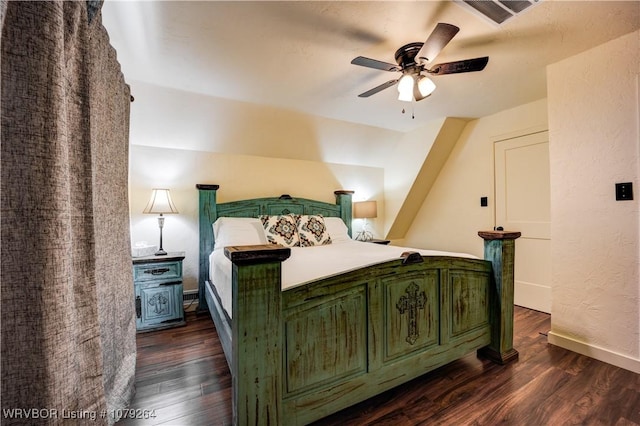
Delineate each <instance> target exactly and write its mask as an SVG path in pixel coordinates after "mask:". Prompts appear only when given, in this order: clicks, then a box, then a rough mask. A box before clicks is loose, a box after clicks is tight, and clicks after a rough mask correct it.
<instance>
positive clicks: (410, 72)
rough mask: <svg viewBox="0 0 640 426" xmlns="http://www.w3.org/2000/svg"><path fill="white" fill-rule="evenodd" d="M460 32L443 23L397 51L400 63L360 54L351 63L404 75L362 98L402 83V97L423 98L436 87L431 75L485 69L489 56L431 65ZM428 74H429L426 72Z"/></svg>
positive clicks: (400, 96)
mask: <svg viewBox="0 0 640 426" xmlns="http://www.w3.org/2000/svg"><path fill="white" fill-rule="evenodd" d="M458 31H460V28H458V27H456V26H455V25H451V24H445V23H442V22H441V23H439V24H438V25H436V28H435V29H434V30H433V32H432V33H431V35H429V37H428V38H427V41H425V42H424V43H420V42H415V43H409V44H405V45H404V46H402V47H401V48H400V49H398V50H397V51H396V53H395V58H396V62H397V63H398V65H394V64H390V63H387V62H383V61H378V60H376V59H371V58H365V57H364V56H358V57H357V58H354V59H353V60H352V61H351V63H352V64H354V65H360V66H363V67H368V68H374V69H377V70H383V71H391V72H402V76H400V78H397V79H394V80H389V81H387V82H386V83H383V84H381V85H379V86H376V87H374V88H373V89H370V90H367V91H366V92H364V93H361V94H359V95H358V96H359V97H361V98H368V97H369V96H371V95H375V94H376V93H378V92H380V91H382V90H384V89H387V88H389V87H391V86H394V85H395V84H396V83H397V84H398V92H399V93H400V94H399V96H398V99H399V100H401V101H407V102H410V101H412V100H414V99H415V100H416V101H421V100H422V99H424V98H426V97H427V96H430V95H431V93H432V92H433V91H434V90H435V88H436V86H435V84H434V83H433V82H432V81H431V79H429V78H428V77H427V75H445V74H458V73H465V72H474V71H482V70H483V69H484V67H485V66H486V65H487V63H488V62H489V57H488V56H484V57H481V58H474V59H464V60H461V61H454V62H445V63H442V64H436V65H433V66H431V67H427V66H428V64H429V63H430V62H431V61H433V60H434V59H435V57H436V56H438V54H439V53H440V51H441V50H442V49H443V48H444V47H445V46H446V45H447V44H448V43H449V42H450V41H451V39H453V37H454V36H455V35H456V34H457V33H458ZM425 74H426V75H425Z"/></svg>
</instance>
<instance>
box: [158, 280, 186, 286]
mask: <svg viewBox="0 0 640 426" xmlns="http://www.w3.org/2000/svg"><path fill="white" fill-rule="evenodd" d="M176 284H182V281H170V282H168V283H162V284H159V286H160V287H162V286H166V285H176Z"/></svg>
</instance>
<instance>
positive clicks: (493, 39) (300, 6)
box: [103, 0, 640, 132]
mask: <svg viewBox="0 0 640 426" xmlns="http://www.w3.org/2000/svg"><path fill="white" fill-rule="evenodd" d="M438 22H447V23H451V24H454V25H457V26H459V27H460V28H461V30H460V32H459V33H458V35H457V36H456V37H455V38H454V39H453V40H452V41H451V43H450V44H449V45H448V46H446V47H445V49H444V50H443V51H442V52H441V54H440V55H439V56H438V58H437V59H436V61H437V62H447V61H453V60H459V59H467V58H473V57H478V56H485V55H486V56H489V57H490V60H489V64H488V65H487V67H486V69H485V70H484V71H482V72H478V73H470V74H457V75H445V76H439V77H434V79H433V80H434V81H435V83H436V85H437V89H436V91H435V92H434V94H433V95H432V96H431V97H429V98H427V99H425V100H423V101H421V102H417V103H415V102H414V103H404V102H401V101H398V100H397V99H396V98H397V91H396V89H395V88H389V89H386V90H385V91H383V92H380V93H378V94H376V95H374V96H372V97H369V98H359V97H358V96H357V95H358V94H359V93H362V92H364V91H366V90H368V89H370V88H372V87H374V86H377V85H378V84H381V83H383V82H385V81H387V80H390V79H392V78H397V76H398V73H388V72H385V71H377V70H372V69H367V68H363V67H359V66H355V65H351V64H350V61H351V59H353V58H354V57H356V56H359V55H363V56H367V57H370V58H375V59H379V60H382V61H385V62H391V63H394V57H393V55H394V52H395V51H396V49H398V48H399V47H400V46H402V45H404V44H406V43H409V42H415V41H424V40H425V39H426V37H427V36H428V35H429V34H430V33H431V31H432V30H433V28H434V27H435V25H436V23H438ZM103 23H104V25H105V27H106V28H107V30H108V31H109V34H110V37H111V41H112V44H113V45H114V46H115V47H116V49H117V51H118V58H119V60H120V62H121V64H122V67H123V71H124V73H125V76H126V78H127V80H128V81H130V82H132V89H133V94H134V96H135V81H142V82H147V83H150V84H154V85H159V86H165V87H169V88H173V89H179V90H184V91H188V92H195V93H200V94H205V95H209V96H214V97H219V98H226V99H233V100H239V101H243V102H251V103H255V104H258V105H269V106H275V107H279V108H286V109H290V110H295V111H299V112H303V113H307V114H312V115H317V116H321V117H327V118H333V119H338V120H344V121H347V122H354V123H360V124H366V125H371V126H377V127H382V128H386V129H391V130H396V131H401V132H407V131H411V130H413V129H415V128H417V127H420V126H421V125H423V124H424V123H426V122H428V121H430V120H433V119H435V118H439V117H445V116H449V117H466V118H477V117H481V116H485V115H488V114H492V113H495V112H497V111H500V110H503V109H506V108H511V107H513V106H516V105H520V104H523V103H527V102H531V101H534V100H537V99H541V98H544V97H545V96H546V80H545V66H546V65H547V64H550V63H554V62H557V61H559V60H561V59H563V58H566V57H569V56H572V55H575V54H576V53H579V52H581V51H584V50H587V49H589V48H591V47H593V46H596V45H599V44H602V43H604V42H606V41H608V40H611V39H614V38H617V37H619V36H621V35H623V34H626V33H629V32H631V31H634V30H636V29H637V28H639V27H640V2H637V1H622V2H616V1H554V0H541V1H540V2H539V3H538V4H536V5H535V6H533V7H531V8H530V9H529V10H528V11H526V12H524V13H523V14H521V15H520V16H517V17H515V18H512V19H511V20H509V21H507V22H506V23H505V24H503V25H501V26H498V25H496V24H493V23H491V22H489V21H488V20H487V19H486V18H484V17H481V16H479V15H477V14H474V13H472V12H471V11H470V10H469V9H468V8H465V7H463V6H462V5H460V4H457V3H455V2H450V1H444V2H441V1H412V2H408V1H398V2H395V1H378V2H366V1H353V2H352V1H333V2H315V1H286V2H273V1H260V2H249V1H230V2H222V1H197V2H187V1H140V2H138V1H109V0H107V1H106V2H105V4H104V6H103ZM403 109H404V110H405V113H404V114H403V113H402V110H403ZM412 116H413V118H412Z"/></svg>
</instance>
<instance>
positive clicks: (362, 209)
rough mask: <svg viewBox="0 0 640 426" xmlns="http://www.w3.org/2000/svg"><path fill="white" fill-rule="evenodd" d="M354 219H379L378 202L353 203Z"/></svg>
mask: <svg viewBox="0 0 640 426" xmlns="http://www.w3.org/2000/svg"><path fill="white" fill-rule="evenodd" d="M353 217H354V218H356V219H371V218H374V217H378V203H377V201H359V202H356V203H353Z"/></svg>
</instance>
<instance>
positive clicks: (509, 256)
mask: <svg viewBox="0 0 640 426" xmlns="http://www.w3.org/2000/svg"><path fill="white" fill-rule="evenodd" d="M478 235H479V236H480V237H482V238H483V239H484V258H485V260H488V261H490V262H491V264H492V266H493V281H494V282H495V290H496V291H494V292H493V294H492V303H491V343H490V344H489V346H485V347H484V348H481V349H479V350H478V355H481V356H484V357H486V358H489V359H490V360H492V361H494V362H497V363H498V364H506V363H508V362H511V361H514V360H516V359H518V351H516V350H515V349H514V348H513V285H514V272H513V270H514V264H515V262H514V256H515V240H516V239H517V238H519V237H520V232H507V231H480V232H478Z"/></svg>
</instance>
